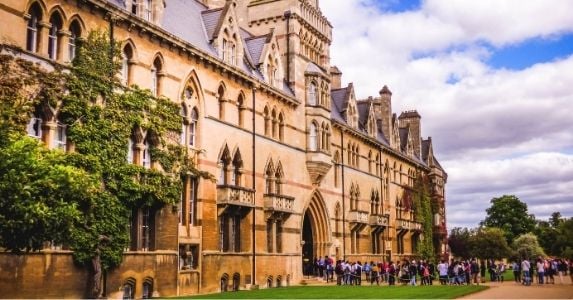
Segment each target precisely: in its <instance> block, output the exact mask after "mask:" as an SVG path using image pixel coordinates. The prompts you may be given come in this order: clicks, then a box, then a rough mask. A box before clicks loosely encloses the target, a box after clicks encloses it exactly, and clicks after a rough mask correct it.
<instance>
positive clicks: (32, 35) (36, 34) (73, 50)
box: [24, 2, 82, 61]
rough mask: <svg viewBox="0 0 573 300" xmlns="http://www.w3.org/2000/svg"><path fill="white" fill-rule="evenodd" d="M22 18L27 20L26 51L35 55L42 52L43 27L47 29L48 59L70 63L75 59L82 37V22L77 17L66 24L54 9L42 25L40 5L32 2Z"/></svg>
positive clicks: (58, 10)
mask: <svg viewBox="0 0 573 300" xmlns="http://www.w3.org/2000/svg"><path fill="white" fill-rule="evenodd" d="M24 18H25V19H26V20H27V26H26V50H28V51H30V52H35V53H40V51H42V49H41V46H42V44H43V41H44V34H45V32H44V27H46V28H47V29H48V30H47V31H48V32H47V34H48V39H47V42H48V49H47V50H48V52H47V54H48V57H49V58H50V59H52V60H59V61H62V60H64V59H67V61H72V60H73V59H74V58H75V57H76V54H77V46H78V41H79V39H80V38H81V35H82V21H81V19H80V18H79V17H78V16H74V17H73V18H72V19H71V21H70V22H69V24H68V23H67V22H66V20H65V19H64V14H63V12H62V11H61V10H60V9H59V8H56V9H53V12H52V13H51V14H50V15H49V19H48V21H49V22H48V24H47V25H46V24H44V23H43V21H44V19H45V15H44V9H43V8H42V5H40V3H39V2H34V3H32V4H31V5H30V8H29V9H28V12H27V13H26V14H25V15H24ZM66 24H68V25H67V27H65V25H66ZM66 52H67V53H66Z"/></svg>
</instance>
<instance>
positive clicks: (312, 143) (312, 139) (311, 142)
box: [308, 122, 318, 151]
mask: <svg viewBox="0 0 573 300" xmlns="http://www.w3.org/2000/svg"><path fill="white" fill-rule="evenodd" d="M316 127H317V126H316V124H315V123H314V122H312V123H310V127H309V130H308V150H310V151H316V150H317V149H318V147H317V146H318V141H317V128H316Z"/></svg>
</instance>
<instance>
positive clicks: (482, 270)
mask: <svg viewBox="0 0 573 300" xmlns="http://www.w3.org/2000/svg"><path fill="white" fill-rule="evenodd" d="M510 270H511V272H513V278H514V281H515V282H516V283H519V284H523V285H531V284H532V283H533V282H536V283H538V284H555V277H559V283H561V284H563V283H564V281H563V278H564V276H567V275H569V276H570V277H571V282H572V283H573V260H566V259H543V258H538V259H537V260H535V261H530V260H529V259H522V260H519V261H517V260H516V261H513V262H511V263H510V264H508V265H506V264H505V263H504V262H495V261H493V260H488V261H487V262H486V261H483V260H481V261H478V260H477V259H471V260H460V261H449V262H448V261H445V260H441V261H440V262H438V263H437V265H436V264H434V262H432V261H429V260H419V261H416V260H411V261H410V260H404V261H399V262H398V261H397V262H393V261H390V262H374V261H370V262H364V263H362V262H361V261H349V260H337V261H334V259H333V258H330V257H328V256H325V257H321V258H315V259H314V261H313V262H309V263H308V264H307V266H306V270H305V274H306V275H313V276H317V277H320V278H323V280H325V281H326V282H331V281H334V280H336V284H337V285H362V284H370V285H374V284H376V285H380V284H387V285H396V284H404V285H406V284H408V285H412V286H415V285H433V284H434V282H435V281H436V280H437V281H436V284H438V282H439V284H441V285H465V284H468V285H469V284H476V285H479V284H480V283H483V282H485V275H486V272H487V273H489V280H490V281H492V282H495V281H498V282H503V281H504V277H505V276H506V274H507V272H509V271H510Z"/></svg>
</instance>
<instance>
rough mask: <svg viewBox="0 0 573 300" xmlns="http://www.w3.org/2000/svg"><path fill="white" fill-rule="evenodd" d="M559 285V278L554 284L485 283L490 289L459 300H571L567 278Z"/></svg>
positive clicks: (572, 297) (570, 289) (570, 290)
mask: <svg viewBox="0 0 573 300" xmlns="http://www.w3.org/2000/svg"><path fill="white" fill-rule="evenodd" d="M564 279H565V280H564V283H563V284H559V277H556V278H555V282H556V283H555V284H542V285H539V284H537V283H533V284H531V286H523V285H520V284H517V283H515V282H507V281H506V282H504V283H497V282H495V283H487V284H486V285H488V286H489V287H490V288H489V289H487V290H485V291H483V292H479V293H475V294H472V295H468V296H465V297H462V298H460V299H573V284H571V279H570V278H569V276H567V278H564Z"/></svg>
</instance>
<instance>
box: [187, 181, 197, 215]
mask: <svg viewBox="0 0 573 300" xmlns="http://www.w3.org/2000/svg"><path fill="white" fill-rule="evenodd" d="M197 183H198V180H197V178H191V179H190V181H189V225H191V226H194V225H195V224H197V186H198V184H197Z"/></svg>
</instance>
